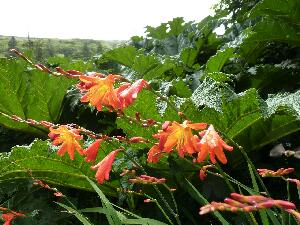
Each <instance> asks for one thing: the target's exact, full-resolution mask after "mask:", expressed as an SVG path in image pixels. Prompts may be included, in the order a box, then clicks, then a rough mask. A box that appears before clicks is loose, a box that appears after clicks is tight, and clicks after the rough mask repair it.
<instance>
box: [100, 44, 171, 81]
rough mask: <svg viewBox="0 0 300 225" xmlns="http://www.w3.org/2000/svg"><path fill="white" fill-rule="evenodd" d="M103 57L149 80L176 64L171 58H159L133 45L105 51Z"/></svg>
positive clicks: (136, 75)
mask: <svg viewBox="0 0 300 225" xmlns="http://www.w3.org/2000/svg"><path fill="white" fill-rule="evenodd" d="M102 58H103V59H109V60H112V61H115V62H117V63H119V64H121V65H123V66H126V67H128V68H130V69H131V70H133V73H134V75H135V77H138V78H142V77H143V78H144V79H146V80H150V79H153V78H156V77H160V76H162V75H163V74H164V73H165V72H167V71H169V70H172V69H173V68H174V67H176V64H175V63H174V61H173V60H172V59H164V60H163V61H162V60H160V59H159V58H158V57H157V56H156V55H154V54H149V55H145V53H143V51H138V50H137V49H136V48H135V47H133V46H124V47H121V48H117V49H113V50H111V51H108V52H106V53H105V54H103V56H102Z"/></svg>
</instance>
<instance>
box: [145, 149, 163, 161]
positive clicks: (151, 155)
mask: <svg viewBox="0 0 300 225" xmlns="http://www.w3.org/2000/svg"><path fill="white" fill-rule="evenodd" d="M160 157H161V150H160V149H159V147H158V145H154V146H153V147H152V148H151V149H150V150H149V152H148V158H147V161H148V162H149V163H157V162H158V161H159V159H160Z"/></svg>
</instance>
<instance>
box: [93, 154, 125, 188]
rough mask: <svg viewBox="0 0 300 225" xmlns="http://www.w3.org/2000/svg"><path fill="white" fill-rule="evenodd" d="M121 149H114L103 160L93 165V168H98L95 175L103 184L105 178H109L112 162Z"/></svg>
mask: <svg viewBox="0 0 300 225" xmlns="http://www.w3.org/2000/svg"><path fill="white" fill-rule="evenodd" d="M119 151H120V149H117V150H114V151H112V152H111V153H109V154H108V155H107V156H106V157H105V158H104V159H103V160H102V161H101V162H99V163H98V164H97V165H95V166H92V167H91V169H92V170H97V173H96V176H95V177H96V179H97V181H98V183H99V184H103V183H104V180H109V173H110V171H111V167H112V164H113V162H114V160H115V158H116V155H117V154H118V153H119Z"/></svg>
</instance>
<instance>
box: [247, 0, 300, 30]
mask: <svg viewBox="0 0 300 225" xmlns="http://www.w3.org/2000/svg"><path fill="white" fill-rule="evenodd" d="M248 16H249V17H250V18H254V17H258V16H262V17H265V16H269V17H277V18H281V19H284V20H288V21H290V22H292V23H296V24H297V23H298V25H299V21H300V3H299V1H298V0H289V1H285V0H263V1H260V2H258V4H256V5H255V6H254V7H253V8H252V9H251V11H250V12H249V15H248Z"/></svg>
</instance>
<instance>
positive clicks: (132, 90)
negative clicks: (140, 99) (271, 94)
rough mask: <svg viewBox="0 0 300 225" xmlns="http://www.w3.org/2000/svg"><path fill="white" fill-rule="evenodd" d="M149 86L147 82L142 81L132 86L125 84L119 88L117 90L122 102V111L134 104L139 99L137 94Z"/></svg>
mask: <svg viewBox="0 0 300 225" xmlns="http://www.w3.org/2000/svg"><path fill="white" fill-rule="evenodd" d="M148 86H149V84H148V83H147V81H145V80H143V79H140V80H137V81H136V82H134V83H133V84H131V85H128V84H124V85H122V86H120V87H119V89H118V90H117V94H118V97H119V100H120V104H121V105H120V109H121V110H123V109H124V108H126V107H128V106H129V105H131V104H132V103H133V101H134V100H135V99H136V98H137V94H138V93H139V92H140V91H141V90H142V89H143V88H144V87H148Z"/></svg>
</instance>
